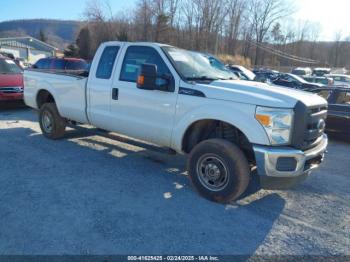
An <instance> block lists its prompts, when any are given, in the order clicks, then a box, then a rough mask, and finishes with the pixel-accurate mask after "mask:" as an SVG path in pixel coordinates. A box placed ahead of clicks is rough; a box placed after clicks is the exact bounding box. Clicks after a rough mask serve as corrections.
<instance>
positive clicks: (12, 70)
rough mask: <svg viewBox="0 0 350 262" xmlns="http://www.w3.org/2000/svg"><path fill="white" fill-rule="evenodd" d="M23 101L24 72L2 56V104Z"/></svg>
mask: <svg viewBox="0 0 350 262" xmlns="http://www.w3.org/2000/svg"><path fill="white" fill-rule="evenodd" d="M19 100H23V71H22V69H21V68H20V67H19V66H18V65H16V63H15V62H14V61H13V60H11V59H9V58H6V57H1V56H0V102H3V101H19Z"/></svg>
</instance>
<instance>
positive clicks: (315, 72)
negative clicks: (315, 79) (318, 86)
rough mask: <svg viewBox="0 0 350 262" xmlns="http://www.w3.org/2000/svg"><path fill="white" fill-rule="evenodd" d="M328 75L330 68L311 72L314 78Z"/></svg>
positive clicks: (315, 69) (316, 69)
mask: <svg viewBox="0 0 350 262" xmlns="http://www.w3.org/2000/svg"><path fill="white" fill-rule="evenodd" d="M330 73H331V69H330V68H314V70H312V74H313V75H314V76H324V75H328V74H330Z"/></svg>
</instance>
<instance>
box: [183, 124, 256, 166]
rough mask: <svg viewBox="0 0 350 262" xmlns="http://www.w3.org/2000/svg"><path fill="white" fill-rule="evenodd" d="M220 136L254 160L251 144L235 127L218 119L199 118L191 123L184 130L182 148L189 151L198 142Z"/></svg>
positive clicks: (250, 159) (250, 160) (249, 159)
mask: <svg viewBox="0 0 350 262" xmlns="http://www.w3.org/2000/svg"><path fill="white" fill-rule="evenodd" d="M212 138H222V139H225V140H228V141H230V142H232V143H234V144H235V145H237V146H238V147H239V148H240V149H241V150H242V151H243V152H244V154H245V156H246V157H247V159H248V161H249V162H251V163H252V162H255V156H254V151H253V147H252V144H251V143H250V142H249V140H248V138H247V137H246V136H245V135H244V134H243V132H242V131H241V130H239V129H238V128H237V127H235V126H233V125H231V124H229V123H226V122H224V121H220V120H211V119H208V120H200V121H197V122H195V123H193V124H192V125H191V126H190V127H189V128H188V129H187V130H186V132H185V135H184V138H183V140H182V150H183V151H184V152H185V153H190V152H191V150H192V149H193V148H194V147H195V146H196V145H197V144H199V143H200V142H202V141H204V140H207V139H212Z"/></svg>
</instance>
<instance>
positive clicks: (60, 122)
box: [39, 103, 67, 139]
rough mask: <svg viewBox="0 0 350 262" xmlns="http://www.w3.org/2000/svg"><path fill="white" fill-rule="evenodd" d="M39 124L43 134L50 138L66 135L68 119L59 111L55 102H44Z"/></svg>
mask: <svg viewBox="0 0 350 262" xmlns="http://www.w3.org/2000/svg"><path fill="white" fill-rule="evenodd" d="M39 124H40V128H41V131H42V133H43V135H44V136H45V137H47V138H50V139H59V138H61V137H63V136H64V133H65V130H66V125H67V123H66V120H65V119H64V118H62V117H61V116H60V114H59V113H58V110H57V107H56V104H55V103H46V104H44V105H43V106H42V107H41V108H40V111H39Z"/></svg>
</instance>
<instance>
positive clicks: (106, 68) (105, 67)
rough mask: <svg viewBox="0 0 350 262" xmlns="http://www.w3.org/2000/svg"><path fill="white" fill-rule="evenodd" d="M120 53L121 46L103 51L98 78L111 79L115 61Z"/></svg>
mask: <svg viewBox="0 0 350 262" xmlns="http://www.w3.org/2000/svg"><path fill="white" fill-rule="evenodd" d="M118 51H119V46H107V47H106V48H105V50H103V53H102V56H101V59H100V62H99V63H98V67H97V71H96V77H97V78H101V79H110V78H111V75H112V71H113V66H114V62H115V59H116V57H117V54H118Z"/></svg>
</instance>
